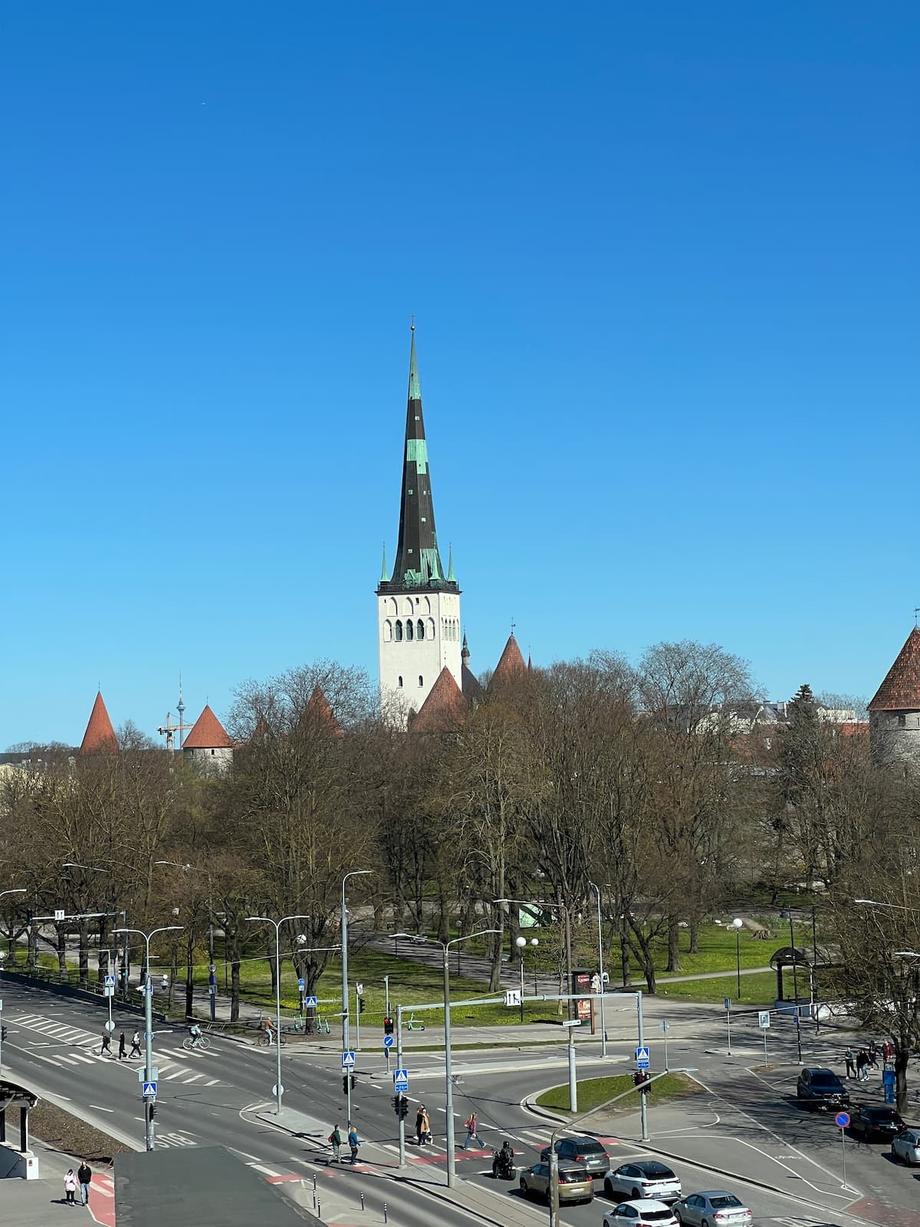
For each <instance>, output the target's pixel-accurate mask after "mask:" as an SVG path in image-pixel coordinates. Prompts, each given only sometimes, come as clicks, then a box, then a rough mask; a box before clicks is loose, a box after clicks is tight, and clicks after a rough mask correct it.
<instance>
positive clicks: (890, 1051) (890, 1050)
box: [882, 1040, 894, 1065]
mask: <svg viewBox="0 0 920 1227" xmlns="http://www.w3.org/2000/svg"><path fill="white" fill-rule="evenodd" d="M882 1058H883V1060H884V1062H885V1064H886V1065H887V1064H888V1062H889V1061H893V1060H894V1044H892V1042H891V1040H885V1042H884V1044H882Z"/></svg>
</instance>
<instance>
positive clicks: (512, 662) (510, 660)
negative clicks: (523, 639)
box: [489, 635, 527, 690]
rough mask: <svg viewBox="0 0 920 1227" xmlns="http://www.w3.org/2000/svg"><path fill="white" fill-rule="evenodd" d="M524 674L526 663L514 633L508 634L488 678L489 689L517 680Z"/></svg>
mask: <svg viewBox="0 0 920 1227" xmlns="http://www.w3.org/2000/svg"><path fill="white" fill-rule="evenodd" d="M526 675H527V665H526V664H525V662H524V657H523V655H522V654H521V649H520V648H519V647H518V641H517V640H516V639H515V637H514V635H509V636H508V642H507V643H506V644H505V650H504V651H503V652H502V654H501V656H500V657H499V661H498V664H497V665H496V666H495V672H494V673H493V674H492V677H491V679H490V680H489V689H490V690H491V689H492V688H493V687H496V686H503V685H506V684H507V683H510V682H519V681H520V680H521V678H522V677H525V676H526Z"/></svg>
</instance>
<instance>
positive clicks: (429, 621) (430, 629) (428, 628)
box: [426, 618, 434, 639]
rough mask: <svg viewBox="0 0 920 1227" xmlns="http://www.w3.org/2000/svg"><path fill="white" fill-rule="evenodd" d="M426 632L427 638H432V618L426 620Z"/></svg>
mask: <svg viewBox="0 0 920 1227" xmlns="http://www.w3.org/2000/svg"><path fill="white" fill-rule="evenodd" d="M426 634H427V635H428V638H429V639H434V618H429V619H428V622H427V628H426Z"/></svg>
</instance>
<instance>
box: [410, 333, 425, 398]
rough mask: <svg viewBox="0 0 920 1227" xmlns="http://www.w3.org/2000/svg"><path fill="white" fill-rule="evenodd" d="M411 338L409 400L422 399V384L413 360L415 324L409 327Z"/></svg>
mask: <svg viewBox="0 0 920 1227" xmlns="http://www.w3.org/2000/svg"><path fill="white" fill-rule="evenodd" d="M409 332H410V336H411V338H412V339H411V340H410V342H409V400H418V401H420V400H421V399H422V384H421V381H420V379H419V377H418V364H417V362H416V360H415V324H412V325H411V327H410V329H409Z"/></svg>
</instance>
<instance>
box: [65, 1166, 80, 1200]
mask: <svg viewBox="0 0 920 1227" xmlns="http://www.w3.org/2000/svg"><path fill="white" fill-rule="evenodd" d="M64 1200H65V1201H66V1202H67V1204H68V1206H75V1205H76V1204H77V1176H76V1173H75V1172H74V1170H73V1168H72V1167H70V1168H68V1169H67V1175H66V1176H65V1177H64Z"/></svg>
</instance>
